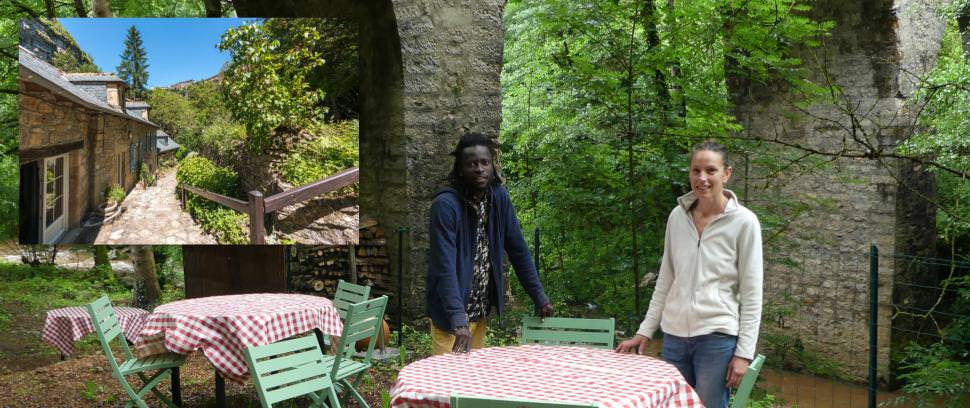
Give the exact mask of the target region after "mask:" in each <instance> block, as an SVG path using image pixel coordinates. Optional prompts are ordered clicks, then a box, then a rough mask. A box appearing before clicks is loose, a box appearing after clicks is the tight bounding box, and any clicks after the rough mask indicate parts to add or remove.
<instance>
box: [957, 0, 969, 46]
mask: <svg viewBox="0 0 970 408" xmlns="http://www.w3.org/2000/svg"><path fill="white" fill-rule="evenodd" d="M957 27H958V28H959V29H960V39H961V40H963V41H961V42H962V43H963V57H964V58H965V59H970V3H965V5H964V6H963V8H962V9H960V10H959V11H958V12H957Z"/></svg>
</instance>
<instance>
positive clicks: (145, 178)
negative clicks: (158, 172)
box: [138, 163, 155, 188]
mask: <svg viewBox="0 0 970 408" xmlns="http://www.w3.org/2000/svg"><path fill="white" fill-rule="evenodd" d="M138 178H140V179H141V183H142V186H144V187H145V188H148V186H153V185H155V175H154V174H152V172H151V170H149V168H148V165H147V164H145V163H142V164H141V166H139V168H138Z"/></svg>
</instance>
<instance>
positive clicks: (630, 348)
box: [615, 334, 650, 354]
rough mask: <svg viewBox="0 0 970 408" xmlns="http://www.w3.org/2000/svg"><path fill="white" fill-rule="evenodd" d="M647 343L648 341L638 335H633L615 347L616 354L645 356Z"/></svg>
mask: <svg viewBox="0 0 970 408" xmlns="http://www.w3.org/2000/svg"><path fill="white" fill-rule="evenodd" d="M647 343H650V339H648V338H647V337H645V336H641V335H639V334H637V335H634V336H633V338H631V339H629V340H626V341H623V342H620V345H618V346H616V350H615V351H616V352H617V353H624V354H633V353H637V354H646V352H647Z"/></svg>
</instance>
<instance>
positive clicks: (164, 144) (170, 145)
mask: <svg viewBox="0 0 970 408" xmlns="http://www.w3.org/2000/svg"><path fill="white" fill-rule="evenodd" d="M155 147H157V148H158V152H159V153H165V152H170V151H172V150H176V149H178V148H179V144H178V143H175V140H173V139H172V137H171V136H169V135H168V133H165V132H164V131H162V129H158V131H157V132H156V133H155Z"/></svg>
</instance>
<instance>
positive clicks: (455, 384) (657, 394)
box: [391, 345, 703, 408]
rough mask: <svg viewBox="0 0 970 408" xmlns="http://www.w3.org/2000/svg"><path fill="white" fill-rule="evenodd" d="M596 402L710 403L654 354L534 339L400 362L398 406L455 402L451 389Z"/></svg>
mask: <svg viewBox="0 0 970 408" xmlns="http://www.w3.org/2000/svg"><path fill="white" fill-rule="evenodd" d="M452 392H457V393H458V394H462V395H475V396H484V397H498V398H521V399H529V400H547V401H569V402H579V403H589V402H595V403H596V404H597V405H598V406H600V407H604V408H621V407H622V408H648V407H703V405H702V404H701V400H700V397H698V396H697V394H696V393H694V390H693V389H692V388H691V387H690V385H688V384H687V381H685V380H684V377H683V376H681V375H680V372H679V371H677V368H676V367H674V366H672V365H670V364H668V363H666V362H663V361H661V360H658V359H656V358H653V357H647V356H640V355H635V354H619V353H615V352H613V351H612V350H603V349H592V348H586V347H553V346H541V345H528V346H516V347H492V348H484V349H478V350H472V352H471V353H468V354H457V355H456V354H445V355H440V356H434V357H429V358H426V359H424V360H419V361H416V362H414V363H411V364H409V365H407V366H406V367H404V368H403V369H401V371H400V372H399V373H398V376H397V383H396V384H394V387H393V388H392V389H391V406H393V407H435V408H445V407H448V406H449V402H450V398H451V393H452Z"/></svg>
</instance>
